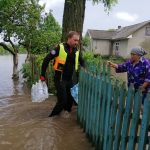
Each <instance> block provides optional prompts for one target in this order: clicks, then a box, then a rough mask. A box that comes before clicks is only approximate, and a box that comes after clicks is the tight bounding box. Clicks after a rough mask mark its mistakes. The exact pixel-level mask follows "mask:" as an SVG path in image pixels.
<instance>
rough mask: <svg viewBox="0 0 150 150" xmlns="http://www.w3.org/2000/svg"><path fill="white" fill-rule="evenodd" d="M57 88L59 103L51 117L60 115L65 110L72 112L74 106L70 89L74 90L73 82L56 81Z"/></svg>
mask: <svg viewBox="0 0 150 150" xmlns="http://www.w3.org/2000/svg"><path fill="white" fill-rule="evenodd" d="M54 82H55V87H56V91H57V103H56V105H55V107H54V109H53V110H52V113H51V114H50V115H49V116H50V117H51V116H54V115H58V114H59V113H60V112H61V111H62V110H63V109H64V110H66V111H68V112H71V108H72V105H73V101H74V100H73V97H72V96H71V92H70V88H72V86H73V83H72V81H58V80H54Z"/></svg>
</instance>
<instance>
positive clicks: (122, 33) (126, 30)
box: [87, 20, 150, 40]
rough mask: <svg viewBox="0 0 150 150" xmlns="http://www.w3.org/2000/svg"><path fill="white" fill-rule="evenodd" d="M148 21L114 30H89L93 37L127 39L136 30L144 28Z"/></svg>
mask: <svg viewBox="0 0 150 150" xmlns="http://www.w3.org/2000/svg"><path fill="white" fill-rule="evenodd" d="M148 23H150V20H149V21H144V22H142V23H138V24H134V25H131V26H126V27H121V28H120V29H116V30H114V31H107V30H91V29H89V30H88V31H87V32H88V33H89V34H90V36H91V37H92V38H93V39H111V40H115V39H126V38H127V37H128V36H129V35H131V34H133V33H134V32H135V31H137V30H138V29H140V28H142V27H143V26H145V25H146V24H148Z"/></svg>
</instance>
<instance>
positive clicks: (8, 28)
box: [0, 0, 43, 78]
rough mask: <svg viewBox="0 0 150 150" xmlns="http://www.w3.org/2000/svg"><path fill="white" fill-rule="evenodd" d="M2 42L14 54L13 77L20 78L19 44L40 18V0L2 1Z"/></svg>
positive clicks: (0, 44) (0, 5) (0, 26)
mask: <svg viewBox="0 0 150 150" xmlns="http://www.w3.org/2000/svg"><path fill="white" fill-rule="evenodd" d="M0 8H1V10H0V35H1V38H2V39H3V42H0V46H2V47H3V48H4V49H5V50H7V51H9V52H10V53H11V54H12V55H13V76H12V77H13V78H18V51H19V49H18V44H17V42H18V41H19V40H20V38H22V39H23V37H24V34H25V32H26V33H27V32H28V31H29V30H28V29H29V28H30V30H34V29H35V28H36V27H37V23H38V21H39V18H40V14H41V11H42V9H43V8H42V7H41V6H40V5H38V0H1V1H0Z"/></svg>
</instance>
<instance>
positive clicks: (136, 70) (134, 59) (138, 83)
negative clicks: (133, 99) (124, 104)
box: [108, 47, 150, 104]
mask: <svg viewBox="0 0 150 150" xmlns="http://www.w3.org/2000/svg"><path fill="white" fill-rule="evenodd" d="M130 54H131V58H130V59H129V60H127V61H126V62H124V63H123V64H115V63H112V62H110V61H108V64H109V66H111V67H113V68H115V69H116V72H117V73H119V72H127V75H128V86H130V85H133V86H134V88H135V91H137V90H138V89H140V90H141V91H142V95H143V96H142V104H144V99H145V97H146V95H147V92H148V91H150V61H149V60H148V59H146V58H144V55H145V54H147V53H146V51H145V50H144V49H143V48H141V47H135V48H132V49H131V53H130Z"/></svg>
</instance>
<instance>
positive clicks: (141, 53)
mask: <svg viewBox="0 0 150 150" xmlns="http://www.w3.org/2000/svg"><path fill="white" fill-rule="evenodd" d="M131 54H137V55H139V56H144V55H146V54H147V52H146V51H145V50H144V49H143V48H142V47H134V48H132V49H131Z"/></svg>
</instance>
